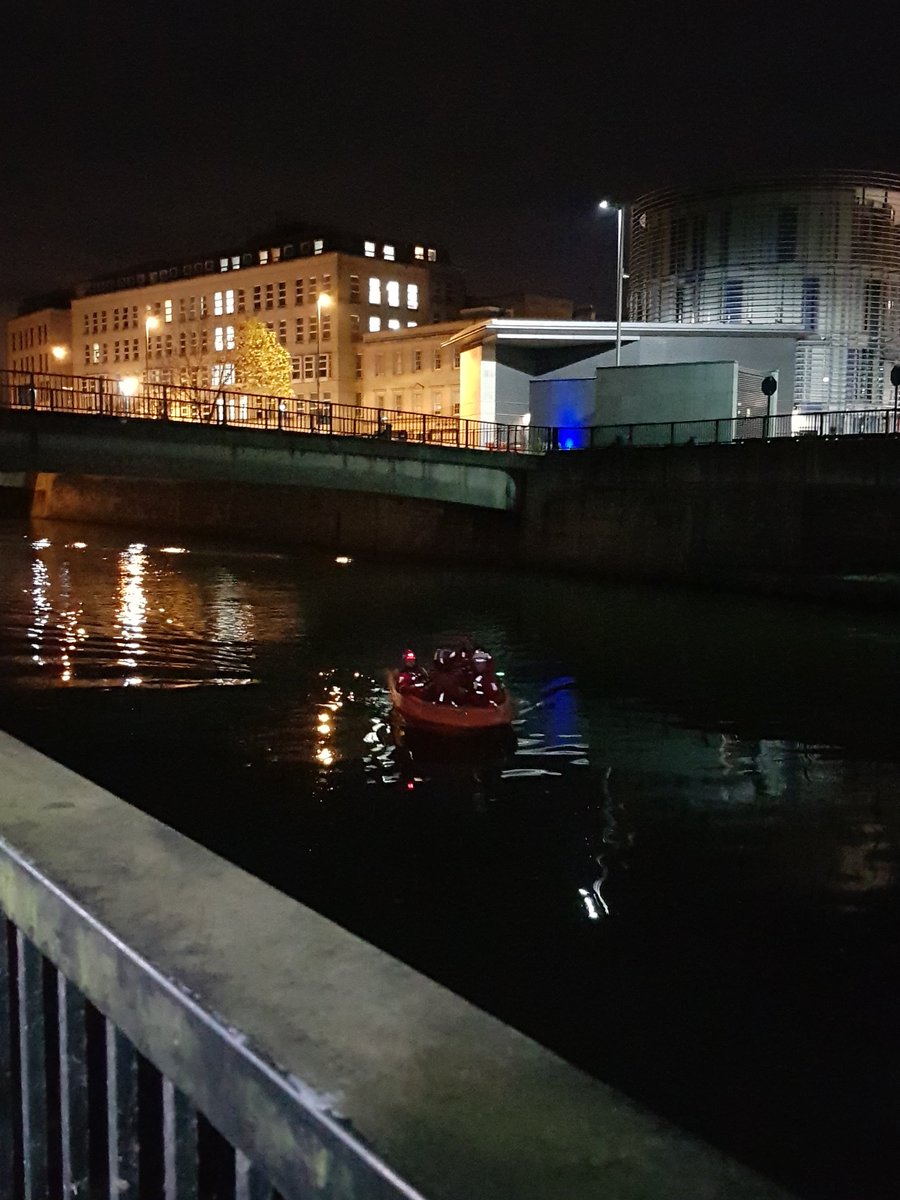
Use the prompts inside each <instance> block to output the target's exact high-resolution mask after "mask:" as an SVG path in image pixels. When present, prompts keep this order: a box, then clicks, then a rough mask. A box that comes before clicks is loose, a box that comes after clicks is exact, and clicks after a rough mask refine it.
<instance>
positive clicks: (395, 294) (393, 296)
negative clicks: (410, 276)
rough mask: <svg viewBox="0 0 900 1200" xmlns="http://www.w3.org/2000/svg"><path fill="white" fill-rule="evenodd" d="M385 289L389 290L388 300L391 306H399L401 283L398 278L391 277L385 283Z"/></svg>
mask: <svg viewBox="0 0 900 1200" xmlns="http://www.w3.org/2000/svg"><path fill="white" fill-rule="evenodd" d="M385 291H386V292H387V302H388V304H389V305H390V306H391V308H399V307H400V284H399V283H398V282H397V280H396V279H389V280H388V282H387V284H386V285H385Z"/></svg>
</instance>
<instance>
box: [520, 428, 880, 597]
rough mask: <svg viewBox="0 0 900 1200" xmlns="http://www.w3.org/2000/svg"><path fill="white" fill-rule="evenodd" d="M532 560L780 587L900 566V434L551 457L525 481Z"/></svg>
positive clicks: (595, 571) (525, 527)
mask: <svg viewBox="0 0 900 1200" xmlns="http://www.w3.org/2000/svg"><path fill="white" fill-rule="evenodd" d="M520 556H521V560H522V561H524V562H527V563H528V564H529V565H530V566H542V567H548V568H552V569H563V570H569V571H575V572H577V573H579V574H585V575H594V576H609V577H616V578H627V579H645V580H653V581H661V582H677V583H687V584H704V585H722V584H724V585H727V586H738V587H741V588H745V589H746V588H762V589H765V590H774V591H781V592H788V593H790V592H803V593H809V592H813V593H816V592H818V591H819V590H820V588H825V590H826V592H827V593H828V594H835V592H836V591H838V590H841V589H839V588H838V586H837V584H836V583H835V584H834V585H832V584H827V587H826V584H825V582H823V581H822V580H820V579H819V577H820V576H823V575H834V576H837V577H841V576H844V575H849V574H853V573H863V574H869V573H878V572H897V571H898V570H900V439H898V438H889V437H871V438H838V439H823V438H801V439H798V440H796V441H793V440H787V439H785V440H784V441H776V442H763V441H750V442H744V443H737V444H734V445H715V444H713V445H708V446H678V447H659V448H656V447H654V448H649V449H630V448H621V447H620V448H613V449H608V450H598V451H592V452H588V453H585V454H553V455H549V456H548V457H547V459H546V460H545V461H544V463H543V464H542V469H541V470H540V471H537V472H535V473H533V474H531V475H529V476H528V478H527V494H526V502H525V507H524V511H523V513H522V525H521V541H520Z"/></svg>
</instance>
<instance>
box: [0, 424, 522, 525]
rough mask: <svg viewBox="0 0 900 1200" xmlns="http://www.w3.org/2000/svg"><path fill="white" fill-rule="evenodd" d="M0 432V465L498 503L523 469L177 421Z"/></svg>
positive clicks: (379, 444) (449, 453) (376, 444)
mask: <svg viewBox="0 0 900 1200" xmlns="http://www.w3.org/2000/svg"><path fill="white" fill-rule="evenodd" d="M0 434H2V443H0V471H25V472H29V473H34V472H36V471H55V472H58V473H66V472H67V473H69V474H72V475H76V474H77V475H102V476H105V477H107V478H110V477H120V476H124V477H134V478H140V479H144V480H153V481H156V480H166V479H184V480H187V481H190V482H195V483H199V482H202V481H204V480H205V481H209V482H211V483H215V482H222V483H247V484H262V485H267V484H272V485H294V486H297V487H312V488H325V489H340V491H342V492H343V491H357V492H361V493H366V494H369V493H376V494H377V493H382V494H386V495H394V496H398V497H401V498H403V499H409V498H412V497H417V498H419V499H421V500H428V501H438V502H441V503H451V504H460V505H475V506H480V505H484V506H486V507H488V508H498V509H503V508H513V507H515V505H516V503H517V500H516V478H517V476H518V474H519V473H520V471H521V468H520V467H519V464H518V462H517V461H516V460H513V459H512V458H511V457H506V456H501V455H499V454H493V455H485V454H484V453H482V452H480V451H478V450H465V449H455V448H453V449H451V448H449V447H438V446H430V445H425V444H416V443H405V442H398V441H375V440H374V439H372V438H353V437H331V436H329V435H327V434H298V433H279V432H278V431H275V430H268V431H264V430H254V429H246V428H244V429H241V428H222V427H218V426H208V425H203V426H201V425H195V424H188V423H182V422H179V421H151V420H147V421H138V420H131V421H129V420H122V421H119V420H116V419H115V418H111V417H94V416H91V417H87V416H78V415H71V414H58V413H53V414H49V413H29V412H9V411H0ZM144 486H145V491H146V490H147V485H146V484H145V485H144Z"/></svg>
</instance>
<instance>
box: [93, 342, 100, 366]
mask: <svg viewBox="0 0 900 1200" xmlns="http://www.w3.org/2000/svg"><path fill="white" fill-rule="evenodd" d="M99 361H100V343H99V342H94V344H93V346H91V362H95V363H98V362H99Z"/></svg>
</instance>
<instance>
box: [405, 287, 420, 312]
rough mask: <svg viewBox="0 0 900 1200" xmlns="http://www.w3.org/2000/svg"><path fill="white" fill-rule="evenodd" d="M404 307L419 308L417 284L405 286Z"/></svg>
mask: <svg viewBox="0 0 900 1200" xmlns="http://www.w3.org/2000/svg"><path fill="white" fill-rule="evenodd" d="M406 307H407V308H418V307H419V285H418V284H417V283H408V284H407V285H406Z"/></svg>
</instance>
